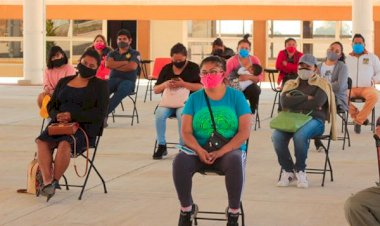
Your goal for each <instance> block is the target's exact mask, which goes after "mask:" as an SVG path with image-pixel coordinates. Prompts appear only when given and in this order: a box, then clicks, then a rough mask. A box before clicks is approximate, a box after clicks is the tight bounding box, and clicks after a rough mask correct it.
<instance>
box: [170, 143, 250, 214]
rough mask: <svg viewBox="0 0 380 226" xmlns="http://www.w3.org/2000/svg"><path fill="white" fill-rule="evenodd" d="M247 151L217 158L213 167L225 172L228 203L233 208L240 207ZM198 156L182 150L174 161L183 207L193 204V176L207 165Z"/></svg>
mask: <svg viewBox="0 0 380 226" xmlns="http://www.w3.org/2000/svg"><path fill="white" fill-rule="evenodd" d="M245 156H246V154H245V152H242V151H240V150H234V151H231V152H229V153H227V154H225V155H224V156H223V157H221V158H219V159H217V160H216V161H215V162H214V164H213V165H212V167H213V168H215V169H217V170H220V171H222V172H223V173H224V174H225V183H226V188H227V194H228V204H229V207H230V208H232V209H239V207H240V200H241V194H242V190H243V184H244V170H245ZM206 166H207V165H206V164H204V163H202V162H201V161H200V159H199V157H198V156H194V155H187V154H185V153H183V152H180V153H179V154H178V155H177V156H176V157H175V159H174V161H173V180H174V185H175V188H176V190H177V195H178V199H179V201H180V202H181V206H182V207H188V206H190V205H192V204H193V198H192V196H191V187H192V177H193V175H194V173H196V172H197V171H198V170H200V169H202V167H206Z"/></svg>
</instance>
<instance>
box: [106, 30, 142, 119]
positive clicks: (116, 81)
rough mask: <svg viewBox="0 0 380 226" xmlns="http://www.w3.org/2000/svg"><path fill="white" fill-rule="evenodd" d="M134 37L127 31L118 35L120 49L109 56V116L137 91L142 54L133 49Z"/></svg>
mask: <svg viewBox="0 0 380 226" xmlns="http://www.w3.org/2000/svg"><path fill="white" fill-rule="evenodd" d="M131 43H132V36H131V33H130V32H129V31H128V30H126V29H121V30H120V31H119V32H118V33H117V46H118V48H117V49H115V50H114V51H112V52H110V53H109V54H108V56H107V60H106V67H107V68H109V69H111V72H110V78H109V80H108V88H109V91H110V94H113V95H112V97H111V98H110V102H109V107H108V114H109V113H111V112H112V111H114V110H115V108H116V107H117V105H119V104H120V102H121V101H122V100H123V99H124V97H126V96H128V95H130V94H131V93H133V91H134V90H135V82H136V79H137V71H138V67H139V64H140V53H139V52H138V51H136V50H134V49H132V48H131Z"/></svg>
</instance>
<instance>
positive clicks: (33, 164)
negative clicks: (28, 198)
mask: <svg viewBox="0 0 380 226" xmlns="http://www.w3.org/2000/svg"><path fill="white" fill-rule="evenodd" d="M36 156H37V153H35V154H34V159H33V160H32V161H30V163H29V164H28V169H27V183H26V189H18V190H17V193H28V194H33V195H37V196H38V195H39V194H38V192H39V190H40V187H41V186H42V184H43V180H42V174H41V171H40V168H39V165H38V161H37V159H36Z"/></svg>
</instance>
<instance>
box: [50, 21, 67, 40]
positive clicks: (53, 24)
mask: <svg viewBox="0 0 380 226" xmlns="http://www.w3.org/2000/svg"><path fill="white" fill-rule="evenodd" d="M69 27H70V21H69V20H47V21H46V36H60V37H67V36H68V35H69Z"/></svg>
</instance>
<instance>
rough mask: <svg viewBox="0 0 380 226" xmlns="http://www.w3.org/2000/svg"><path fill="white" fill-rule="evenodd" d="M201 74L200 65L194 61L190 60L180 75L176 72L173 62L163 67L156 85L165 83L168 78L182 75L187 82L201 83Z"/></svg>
mask: <svg viewBox="0 0 380 226" xmlns="http://www.w3.org/2000/svg"><path fill="white" fill-rule="evenodd" d="M199 74H200V70H199V66H198V64H196V63H194V62H191V61H188V62H187V65H186V67H185V68H184V69H183V71H182V72H181V74H179V75H176V74H174V71H173V63H170V64H167V65H165V66H164V67H163V68H162V70H161V72H160V75H159V76H158V79H157V82H156V85H160V84H161V83H164V82H166V81H167V80H170V79H172V78H178V77H180V78H181V79H182V80H183V81H185V82H190V83H200V82H201V78H200V77H199Z"/></svg>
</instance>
